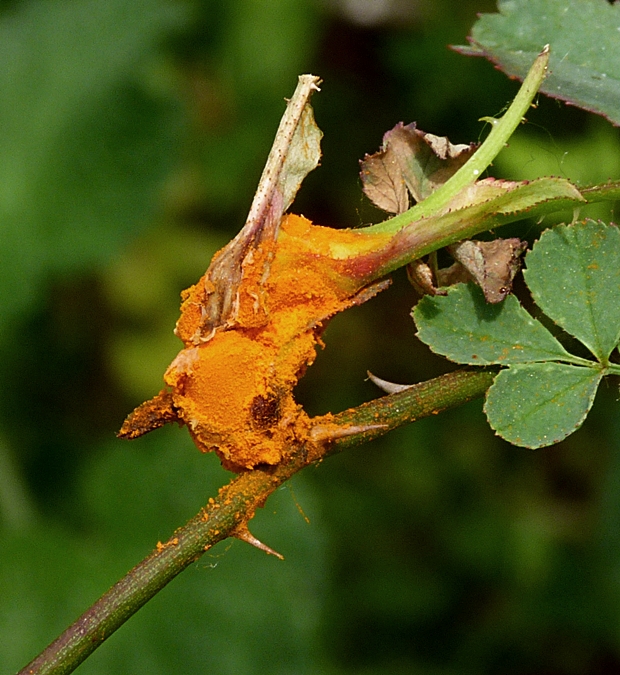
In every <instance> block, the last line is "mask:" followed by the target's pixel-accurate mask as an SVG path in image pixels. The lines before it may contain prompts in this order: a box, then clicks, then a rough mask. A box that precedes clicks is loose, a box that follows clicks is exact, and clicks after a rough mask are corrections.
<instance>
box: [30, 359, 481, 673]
mask: <svg viewBox="0 0 620 675" xmlns="http://www.w3.org/2000/svg"><path fill="white" fill-rule="evenodd" d="M493 376H494V373H493V372H492V371H488V370H460V371H456V372H454V373H449V374H448V375H443V376H441V377H438V378H435V379H433V380H429V381H428V382H422V383H420V384H417V385H413V386H412V387H411V388H409V389H407V390H405V391H403V392H400V393H398V394H391V395H389V396H384V397H382V398H379V399H376V400H374V401H371V402H369V403H365V404H363V405H361V406H359V407H358V408H353V409H350V410H346V411H344V412H342V413H340V414H338V415H334V416H331V415H329V416H325V417H322V418H317V419H316V422H317V425H321V424H323V425H326V426H327V425H329V426H330V428H331V429H332V431H334V430H337V429H338V428H340V429H348V430H349V431H353V432H354V433H349V434H348V435H344V436H341V437H339V436H338V434H337V433H335V434H333V436H332V438H331V439H328V440H325V441H324V442H322V443H305V444H303V445H300V446H299V447H296V448H294V449H293V450H292V452H291V454H290V456H289V457H288V458H287V461H285V462H283V463H282V464H280V465H278V466H275V467H272V468H270V469H268V470H265V469H254V470H253V471H248V472H247V473H244V474H241V475H240V476H238V477H236V478H235V479H233V480H232V481H231V482H230V483H229V484H228V485H227V486H225V487H223V488H221V489H220V491H219V493H218V495H217V496H216V497H214V498H212V499H209V502H208V504H207V505H206V506H205V508H203V509H202V510H201V511H200V513H198V514H197V515H196V516H195V517H194V518H192V519H191V520H190V521H189V522H188V523H187V524H186V525H184V526H183V527H181V528H179V529H178V530H177V531H176V532H175V533H174V534H173V536H172V537H171V538H170V539H169V540H168V541H167V542H166V543H165V544H159V545H158V546H157V548H156V549H155V550H154V551H153V552H152V553H151V554H150V555H149V556H148V557H147V558H145V559H144V560H143V561H142V562H141V563H139V564H138V565H137V566H136V567H134V568H133V569H132V570H131V571H130V572H129V573H128V574H127V575H126V576H125V577H124V578H123V579H121V580H120V581H119V582H118V583H117V584H115V585H114V586H113V587H112V588H111V589H110V590H109V591H108V592H107V593H105V594H104V595H103V596H102V597H101V598H100V599H99V600H98V601H97V602H96V603H95V604H94V605H93V606H92V607H91V608H90V609H88V610H87V611H86V612H85V613H84V614H83V615H82V616H81V617H80V618H79V619H78V620H77V621H76V622H75V623H74V624H72V625H71V626H70V627H69V628H67V630H66V631H65V632H64V633H63V634H62V635H60V636H59V637H58V638H57V639H56V640H55V641H54V642H53V643H52V644H50V645H49V647H47V649H45V650H44V651H43V652H42V653H41V654H40V655H39V656H38V657H37V658H35V659H34V660H33V661H32V662H31V663H30V664H29V665H27V666H26V667H25V668H23V669H22V670H21V671H20V672H19V675H64V674H66V673H71V672H73V671H74V670H75V669H76V668H77V667H78V666H79V665H80V663H82V662H83V661H84V659H86V658H87V657H88V656H89V655H90V654H91V653H92V652H93V651H94V650H95V649H96V648H97V647H98V646H99V645H101V644H102V643H103V642H104V641H105V640H106V639H107V638H108V637H109V636H110V635H111V634H112V633H113V632H114V631H115V630H117V629H118V628H119V627H120V626H121V625H122V624H123V623H124V622H125V621H127V619H129V617H130V616H132V615H133V614H135V612H137V611H138V609H140V607H142V606H143V605H144V604H146V603H147V602H148V601H149V600H150V599H151V598H152V597H153V596H154V595H155V594H156V593H157V592H158V591H160V590H161V589H162V588H164V586H166V585H167V584H168V583H169V582H170V581H172V579H174V577H176V576H177V575H178V574H179V573H180V572H182V571H183V570H184V569H185V568H186V567H188V566H189V565H191V564H192V563H193V562H195V561H196V560H198V558H200V556H201V555H202V554H203V553H204V552H205V551H207V550H208V549H209V548H211V547H212V546H214V545H215V544H216V543H218V542H219V541H222V540H223V539H226V538H227V537H231V536H239V537H240V538H243V537H242V533H243V532H244V531H245V532H247V529H246V524H247V522H248V521H249V520H250V519H251V518H252V516H253V515H254V512H255V510H256V509H257V508H258V507H259V506H262V505H263V504H264V503H265V500H266V499H267V498H268V497H269V495H270V494H271V493H272V492H273V491H274V490H275V489H276V488H277V487H278V486H279V485H281V484H282V483H283V482H285V481H286V480H288V479H289V478H290V477H291V476H293V475H294V474H295V473H297V472H298V471H300V470H301V469H303V468H304V467H305V466H308V465H309V464H312V463H313V462H316V461H318V460H320V459H322V458H323V457H326V456H328V455H331V454H334V453H336V452H339V451H340V450H343V449H344V448H348V447H350V446H353V445H359V444H360V443H364V442H366V441H368V440H371V439H372V438H376V437H378V436H381V435H383V434H385V433H387V432H388V431H389V430H390V429H394V428H396V427H398V426H401V425H403V424H407V423H409V422H413V421H415V420H417V419H420V418H422V417H427V416H429V415H432V414H437V413H439V412H441V411H442V410H445V409H447V408H451V407H455V406H457V405H461V404H463V403H466V402H467V401H469V400H471V399H474V398H477V397H480V396H482V395H483V394H484V393H485V391H486V390H487V389H488V387H489V386H490V385H491V383H492V381H493ZM356 428H357V431H356Z"/></svg>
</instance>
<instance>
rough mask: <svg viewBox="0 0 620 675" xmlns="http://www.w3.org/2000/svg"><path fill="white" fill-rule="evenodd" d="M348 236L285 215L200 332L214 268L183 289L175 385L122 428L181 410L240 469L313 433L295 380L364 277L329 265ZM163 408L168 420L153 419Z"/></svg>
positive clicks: (207, 445)
mask: <svg viewBox="0 0 620 675" xmlns="http://www.w3.org/2000/svg"><path fill="white" fill-rule="evenodd" d="M351 236H352V233H351V232H347V231H339V230H331V229H329V228H322V227H316V226H313V225H312V224H311V223H310V221H308V220H306V219H305V218H302V217H300V216H292V215H289V216H286V217H285V218H284V219H283V220H282V223H281V225H280V232H279V236H278V238H277V240H276V241H275V242H274V241H267V242H262V243H261V244H260V245H259V246H258V247H257V248H255V249H254V250H252V252H251V254H250V255H246V256H245V258H244V260H243V262H242V277H241V282H240V284H239V287H238V289H237V296H236V304H235V309H236V311H235V315H234V317H232V319H231V320H229V321H228V323H227V325H226V326H224V327H223V328H222V329H221V330H215V331H211V332H210V333H209V334H206V335H204V334H203V333H204V328H203V321H204V311H203V308H204V305H205V298H207V297H208V295H209V293H211V292H213V288H212V284H211V283H210V281H209V270H208V271H207V273H206V274H205V276H204V277H203V278H202V279H200V280H199V282H198V283H197V284H195V285H194V286H192V287H191V288H189V289H188V290H186V291H184V292H183V295H182V297H183V303H182V306H181V316H180V318H179V321H178V322H177V327H176V333H177V335H178V336H179V337H180V338H181V339H182V340H183V342H184V344H185V348H184V349H183V350H181V352H179V354H178V355H177V357H176V358H175V359H174V361H173V362H172V363H171V364H170V366H169V367H168V370H167V371H166V373H165V376H164V380H165V382H166V385H168V387H169V390H168V391H164V392H161V393H160V394H159V395H158V396H157V397H155V399H152V400H151V401H147V403H145V404H143V405H142V406H140V407H139V408H137V409H136V411H135V412H134V413H133V414H132V415H130V417H129V418H128V419H127V421H126V422H125V424H124V425H123V428H122V429H121V435H124V436H127V437H135V436H138V435H140V434H141V433H146V431H150V429H151V428H155V427H156V426H161V424H163V423H164V422H167V421H170V420H171V419H174V418H176V419H177V421H179V422H182V423H184V424H185V425H187V427H188V429H189V431H190V434H191V435H192V437H193V439H194V441H195V443H196V445H197V446H198V448H199V449H200V450H202V451H204V452H207V451H211V450H214V451H215V452H217V454H218V455H219V457H220V459H221V460H222V462H223V463H224V465H225V466H226V467H228V468H230V469H232V470H237V471H238V470H242V469H249V468H253V467H255V466H257V465H259V464H272V465H273V464H277V463H278V462H280V461H281V460H282V459H283V456H284V455H285V453H286V451H287V448H289V447H291V446H292V444H293V443H295V442H301V441H304V440H307V438H308V437H309V426H310V425H309V420H308V417H307V415H306V414H305V412H304V411H303V410H302V408H301V406H299V405H298V404H296V403H295V400H294V398H293V388H294V386H295V385H296V384H297V381H298V380H299V378H300V377H301V376H302V375H303V373H304V371H305V369H306V368H307V366H309V365H310V364H311V363H312V362H313V360H314V358H315V348H316V345H317V343H319V341H320V334H321V331H322V329H323V327H324V323H325V322H326V320H327V319H329V318H330V317H331V316H333V315H334V314H336V313H337V312H339V311H341V310H342V309H344V308H346V307H348V306H350V305H351V304H354V303H355V294H356V293H357V292H358V291H359V290H360V287H362V286H363V285H364V284H363V283H361V282H357V283H353V284H351V280H350V279H347V280H346V282H345V281H343V278H342V276H341V275H340V274H339V273H338V271H337V270H335V269H334V266H333V263H334V259H335V258H337V257H338V252H340V254H342V251H346V250H347V248H348V247H349V246H351ZM158 410H159V414H160V420H163V421H160V423H154V422H153V421H152V419H153V417H154V415H155V416H157V411H158ZM145 419H146V420H147V421H146V422H145V421H144V420H145ZM149 425H150V426H149ZM146 427H148V428H146Z"/></svg>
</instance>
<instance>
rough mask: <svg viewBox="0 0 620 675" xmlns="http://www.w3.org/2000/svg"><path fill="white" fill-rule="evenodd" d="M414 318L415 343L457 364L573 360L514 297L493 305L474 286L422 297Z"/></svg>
mask: <svg viewBox="0 0 620 675" xmlns="http://www.w3.org/2000/svg"><path fill="white" fill-rule="evenodd" d="M413 318H414V320H415V323H416V326H417V328H418V333H417V335H418V337H419V338H420V340H422V342H424V343H426V344H427V345H429V346H430V348H431V349H432V350H433V351H434V352H437V353H439V354H442V355H444V356H446V357H447V358H449V359H451V360H452V361H456V362H457V363H467V364H470V365H479V366H486V365H492V364H499V365H508V364H512V363H526V362H531V361H548V360H560V361H574V360H575V357H574V356H572V355H571V354H569V353H568V352H567V351H566V350H565V349H564V347H562V345H561V344H560V343H559V342H558V341H557V340H556V339H555V338H554V337H553V335H551V333H550V332H549V331H548V330H547V329H546V328H545V327H544V326H543V325H542V324H541V323H540V322H539V321H537V320H536V319H534V318H532V317H531V316H530V314H528V312H527V311H526V310H525V309H523V307H521V305H520V304H519V301H518V300H517V298H516V297H515V296H514V295H509V296H508V297H507V298H506V299H505V300H504V302H503V303H501V304H495V305H492V304H489V303H487V302H486V300H485V299H484V295H483V293H482V290H481V289H480V288H479V287H478V286H475V285H473V284H467V285H465V284H458V285H457V286H454V287H453V288H451V289H450V290H449V291H448V294H447V295H445V296H439V295H438V296H434V297H433V296H430V295H427V296H425V297H424V298H422V300H420V302H419V303H418V304H417V306H416V307H415V309H414V311H413Z"/></svg>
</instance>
